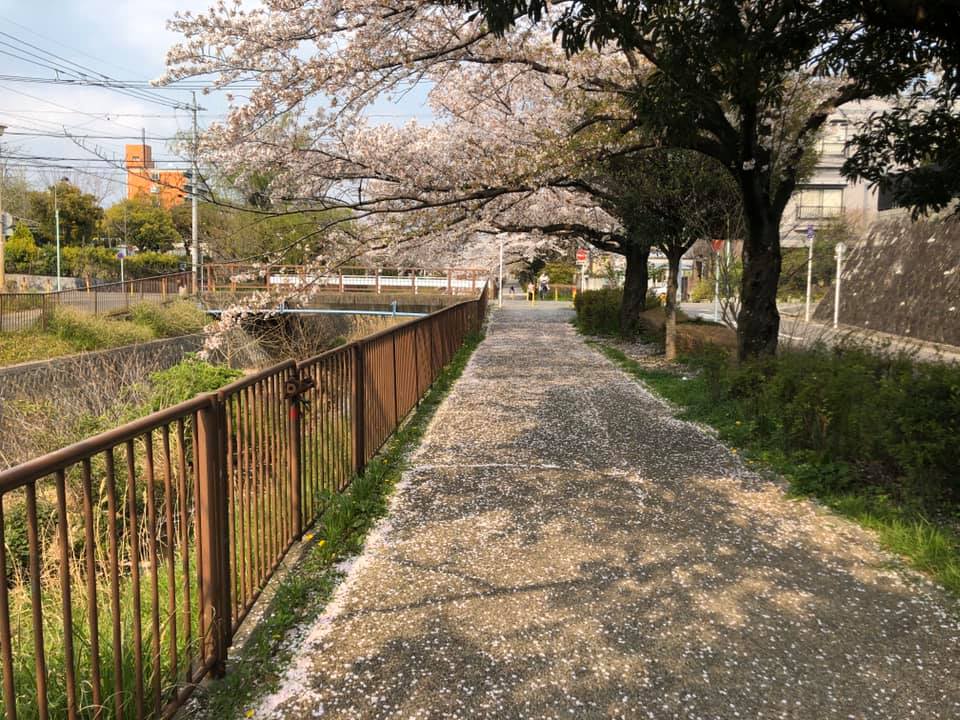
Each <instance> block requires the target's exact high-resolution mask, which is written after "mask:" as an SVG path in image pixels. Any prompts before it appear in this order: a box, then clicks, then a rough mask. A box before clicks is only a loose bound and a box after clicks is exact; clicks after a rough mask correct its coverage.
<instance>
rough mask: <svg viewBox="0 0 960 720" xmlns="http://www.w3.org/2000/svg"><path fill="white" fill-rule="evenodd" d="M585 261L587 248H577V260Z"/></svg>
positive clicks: (579, 261)
mask: <svg viewBox="0 0 960 720" xmlns="http://www.w3.org/2000/svg"><path fill="white" fill-rule="evenodd" d="M586 261H587V249H586V248H577V262H578V263H582V262H586Z"/></svg>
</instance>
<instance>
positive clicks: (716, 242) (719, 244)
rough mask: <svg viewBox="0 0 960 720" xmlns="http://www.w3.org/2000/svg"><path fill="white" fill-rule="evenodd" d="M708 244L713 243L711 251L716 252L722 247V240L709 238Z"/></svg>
mask: <svg viewBox="0 0 960 720" xmlns="http://www.w3.org/2000/svg"><path fill="white" fill-rule="evenodd" d="M710 244H711V245H713V251H714V252H715V253H718V252H720V251H721V250H722V249H723V240H711V241H710Z"/></svg>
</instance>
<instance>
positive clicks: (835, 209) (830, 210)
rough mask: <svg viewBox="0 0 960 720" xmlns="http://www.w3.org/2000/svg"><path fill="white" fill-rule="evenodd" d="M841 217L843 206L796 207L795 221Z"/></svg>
mask: <svg viewBox="0 0 960 720" xmlns="http://www.w3.org/2000/svg"><path fill="white" fill-rule="evenodd" d="M841 215H843V206H837V205H797V220H823V219H826V218H835V217H840V216H841Z"/></svg>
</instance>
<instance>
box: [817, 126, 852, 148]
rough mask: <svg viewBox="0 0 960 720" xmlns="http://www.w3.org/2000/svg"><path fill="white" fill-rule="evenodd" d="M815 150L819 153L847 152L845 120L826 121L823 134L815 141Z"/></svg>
mask: <svg viewBox="0 0 960 720" xmlns="http://www.w3.org/2000/svg"><path fill="white" fill-rule="evenodd" d="M817 152H818V153H820V154H821V155H846V154H847V122H846V121H845V120H835V121H833V122H830V123H827V124H826V125H825V126H824V128H823V134H822V135H821V137H820V140H818V141H817Z"/></svg>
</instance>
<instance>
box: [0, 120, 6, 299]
mask: <svg viewBox="0 0 960 720" xmlns="http://www.w3.org/2000/svg"><path fill="white" fill-rule="evenodd" d="M6 129H7V126H6V125H0V135H3V131H4V130H6ZM0 154H2V149H0ZM6 170H7V169H6V166H5V165H4V164H3V158H2V157H0V293H4V292H6V290H7V275H6V273H5V272H4V270H3V264H4V262H5V260H6V258H5V257H4V250H5V249H6V243H7V224H6V223H5V222H4V221H3V183H4V180H5V179H6V177H5V176H6V174H7V172H6Z"/></svg>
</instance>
